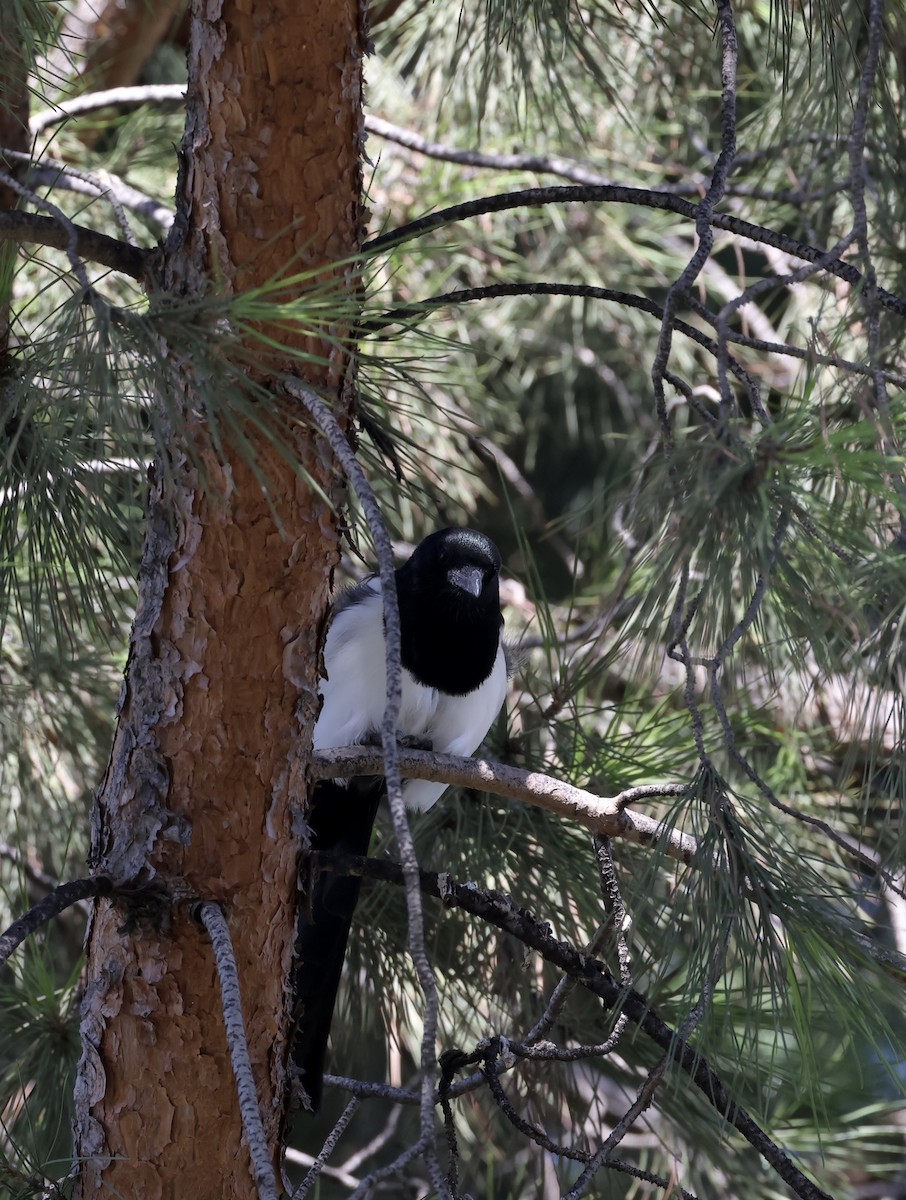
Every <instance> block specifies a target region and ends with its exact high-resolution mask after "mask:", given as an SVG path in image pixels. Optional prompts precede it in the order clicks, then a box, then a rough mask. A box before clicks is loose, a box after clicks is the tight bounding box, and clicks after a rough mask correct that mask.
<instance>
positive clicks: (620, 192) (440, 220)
mask: <svg viewBox="0 0 906 1200" xmlns="http://www.w3.org/2000/svg"><path fill="white" fill-rule="evenodd" d="M596 202H597V203H615V204H632V205H635V206H637V207H642V208H654V209H661V210H663V211H665V212H672V213H676V214H677V215H679V216H682V217H688V218H689V219H690V220H693V221H694V220H695V219H696V216H697V215H698V205H696V204H691V203H690V202H689V201H688V200H684V199H682V198H681V197H679V196H674V195H672V194H671V193H669V192H663V191H655V190H650V189H646V188H634V187H624V186H622V185H616V184H614V185H611V186H607V187H604V186H590V185H588V186H575V187H547V188H525V189H523V190H521V191H518V192H503V193H501V194H499V195H496V196H484V197H482V198H481V199H478V200H468V201H465V202H464V203H462V204H454V205H452V206H451V207H449V208H442V209H439V210H438V211H437V212H434V213H430V214H429V215H428V216H425V217H420V218H419V219H418V220H416V221H412V222H410V223H409V224H406V225H401V226H399V227H398V228H397V229H391V230H389V232H387V233H384V234H381V236H380V237H377V238H373V239H372V240H371V241H370V242H366V243H365V245H364V246H363V247H362V249H363V251H364V252H365V253H366V254H378V253H385V252H386V251H388V250H391V249H396V248H397V247H399V246H401V245H404V244H405V243H406V242H410V241H413V240H414V239H415V238H418V237H422V236H423V235H424V234H426V233H433V232H435V231H436V230H438V229H442V228H444V227H445V226H447V225H453V224H458V223H459V222H460V221H463V220H466V219H468V218H471V217H477V216H483V215H484V214H485V213H495V212H508V211H510V210H512V209H514V208H540V207H545V206H547V205H549V204H581V203H596ZM709 223H710V225H711V226H712V228H714V229H722V230H724V231H725V232H727V233H732V234H734V235H735V236H736V237H741V238H746V239H748V240H749V241H751V242H754V243H756V245H765V246H772V247H773V248H774V249H776V250H782V251H783V252H784V253H785V254H789V255H792V256H793V257H794V258H800V259H802V260H803V261H804V262H814V261H816V260H817V259H819V258H822V257H823V255H824V254H825V253H826V251H825V250H823V249H820V248H819V247H816V246H810V245H809V244H808V243H806V242H800V241H797V240H796V238H792V237H789V236H787V235H786V234H784V233H779V232H777V231H776V230H774V229H768V228H767V227H766V226H764V225H755V224H753V223H752V222H751V221H744V220H742V219H741V218H740V217H736V216H733V215H732V214H731V213H725V212H712V213H711V216H710V222H709ZM826 269H827V271H828V272H829V274H831V275H835V276H837V277H838V278H839V279H843V280H845V281H846V282H847V283H851V284H852V285H853V287H858V286H859V285H860V284H861V283H862V282H863V277H862V275H861V273H860V272H859V271H858V269H857V268H856V267H854V266H852V265H851V264H850V263H845V262H841V261H840V260H836V261H834V262H831V263H829V264H828V265H827V268H826ZM878 300H879V303H880V304H881V305H882V306H883V307H884V308H888V309H890V310H891V311H892V312H896V313H899V314H900V315H901V316H906V298H904V297H902V296H898V295H895V294H894V293H892V292H888V291H886V290H885V289H884V288H878Z"/></svg>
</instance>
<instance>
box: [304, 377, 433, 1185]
mask: <svg viewBox="0 0 906 1200" xmlns="http://www.w3.org/2000/svg"><path fill="white" fill-rule="evenodd" d="M283 384H284V387H285V388H286V390H287V391H288V392H289V394H290V395H292V396H294V397H295V398H296V399H297V400H299V401H300V402H301V403H302V404H303V405H304V407H305V408H306V410H307V411H308V413H309V414H310V416H311V417H312V419H313V420H314V421H315V423H316V424H317V426H318V427H319V429H320V430H321V432H322V433H323V435H324V437H325V438H326V439H327V442H328V444H329V446H330V448H331V450H332V451H333V452H334V454H335V455H336V458H337V461H338V463H339V464H340V466H341V467H342V469H343V472H344V474H345V475H346V477H347V479H348V480H349V482H350V484H351V485H352V488H353V490H354V491H355V493H356V495H357V497H358V499H359V503H360V504H361V506H362V511H363V512H364V514H365V518H366V520H367V521H368V525H369V528H370V530H371V533H372V536H373V538H374V545H375V550H376V551H377V555H378V565H379V575H380V580H381V596H382V600H383V606H384V643H385V654H386V658H385V666H386V672H387V686H386V697H387V702H386V707H385V709H384V715H383V719H382V722H381V748H382V757H383V762H382V767H381V771H382V772H383V774H384V777H385V779H386V782H387V797H388V800H389V802H390V812H391V816H392V818H393V829H394V833H395V835H396V840H397V843H398V845H399V850H400V860H401V862H402V864H403V872H404V876H405V879H406V907H407V912H408V917H409V951H410V953H411V955H412V961H413V963H414V965H415V970H416V974H417V975H418V980H419V984H420V986H421V989H422V992H423V994H424V997H425V1008H424V1013H423V1032H422V1045H421V1068H422V1082H421V1091H422V1104H421V1139H420V1140H421V1142H422V1143H423V1144H424V1150H425V1162H426V1165H427V1166H428V1169H429V1172H430V1173H431V1176H432V1182H433V1184H434V1186H435V1187H436V1188H437V1190H438V1194H439V1195H440V1196H441V1197H445V1196H447V1195H448V1191H447V1185H446V1181H445V1179H444V1175H443V1171H442V1169H441V1166H440V1162H439V1161H438V1159H437V1154H436V1151H435V1149H434V1137H433V1133H434V1124H435V1115H434V1091H435V1079H436V1076H437V1050H436V1042H437V1028H438V1021H439V1011H440V1002H439V998H438V994H437V982H436V980H435V978H434V971H433V968H432V966H431V963H430V960H429V958H428V951H427V947H426V944H425V924H424V914H423V912H422V901H421V893H420V891H419V882H418V879H419V867H418V857H417V855H416V853H415V844H414V842H413V840H412V833H411V830H410V829H409V819H408V817H407V815H406V805H405V801H404V800H403V790H402V780H401V776H400V766H399V745H398V743H397V728H398V715H399V707H400V695H401V686H402V684H401V681H402V666H401V663H400V646H401V637H400V618H399V605H398V602H397V596H396V575H395V572H394V566H393V544H392V542H391V540H390V535H389V533H388V532H387V527H386V525H385V524H384V518H383V515H382V513H381V510H380V506H379V504H378V502H377V500H376V499H375V496H374V493H373V492H372V490H371V485H370V484H369V483H368V480H367V478H366V476H365V473H364V471H363V470H362V467H361V465H360V463H359V461H358V459H357V458H356V456H355V454H354V452H353V449H352V447H351V446H350V444H349V442H348V440H347V438H346V434H345V433H344V432H343V430H342V428H341V426H340V424H339V422H338V421H337V419H336V417H335V416H334V414H333V413H332V412H331V411H330V409H329V408H328V407H327V405H326V404H325V403H324V401H323V400H321V398H320V397H319V396H317V395H315V393H314V392H312V391H311V390H310V389H309V388H307V387H305V386H304V385H303V384H301V383H300V381H299V380H297V379H294V378H293V377H292V376H285V377H284V380H283Z"/></svg>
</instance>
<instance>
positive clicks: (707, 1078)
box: [317, 755, 833, 1200]
mask: <svg viewBox="0 0 906 1200" xmlns="http://www.w3.org/2000/svg"><path fill="white" fill-rule="evenodd" d="M403 757H404V756H403V755H401V756H400V758H401V762H402V759H403ZM317 859H318V864H319V867H320V869H321V870H322V871H323V870H331V869H333V870H335V871H339V872H341V873H344V874H357V875H358V874H361V875H364V876H367V877H368V878H369V879H378V880H381V881H383V882H386V883H393V884H396V885H400V884H402V882H403V872H402V868H401V867H400V866H399V864H398V863H392V862H387V861H385V860H383V859H373V858H360V857H357V856H355V855H331V854H326V853H324V854H319V855H317ZM420 885H421V888H422V890H423V891H424V892H425V893H426V894H427V895H431V896H435V897H437V898H438V899H439V900H440V901H441V902H442V903H443V904H444V905H445V906H446V907H455V908H460V909H462V910H463V911H464V912H468V913H471V914H472V915H473V916H476V917H480V918H481V919H482V920H484V921H487V922H488V923H489V924H491V925H494V926H496V928H498V929H502V930H504V931H505V932H506V933H509V934H512V936H513V937H515V938H518V940H519V941H521V942H522V943H523V944H524V945H526V946H529V947H530V948H531V949H532V950H535V951H536V952H537V953H538V954H540V955H541V957H542V958H543V959H544V960H545V961H546V962H550V963H553V964H554V965H555V966H556V967H558V968H559V969H560V970H561V971H563V972H565V973H566V974H567V975H571V976H573V977H574V978H576V979H578V981H579V982H580V983H581V984H582V986H583V987H585V988H587V989H588V990H589V991H590V992H591V993H592V994H593V995H595V996H597V997H598V998H599V999H600V1000H602V1001H603V1002H604V1004H605V1005H606V1006H607V1007H608V1008H615V1007H617V1006H619V1008H620V1011H621V1012H623V1013H625V1014H626V1015H627V1016H628V1017H629V1020H630V1021H631V1022H632V1023H633V1024H634V1025H636V1026H637V1027H638V1028H639V1029H641V1030H642V1031H643V1032H644V1033H645V1034H646V1035H647V1036H648V1037H649V1038H650V1039H651V1040H652V1041H653V1042H654V1043H655V1045H657V1046H659V1047H660V1048H661V1049H662V1050H663V1051H665V1052H666V1053H667V1054H668V1055H669V1056H670V1058H671V1061H672V1062H674V1063H676V1064H677V1066H679V1067H680V1069H681V1070H682V1071H684V1072H685V1074H686V1075H688V1076H689V1078H690V1079H691V1080H692V1082H693V1083H694V1084H695V1086H696V1087H697V1088H698V1089H699V1090H700V1091H701V1092H702V1094H703V1095H704V1097H705V1099H706V1100H707V1101H708V1103H709V1104H710V1105H711V1106H712V1107H713V1108H714V1110H715V1111H716V1113H717V1114H718V1116H719V1117H720V1119H721V1120H725V1121H728V1122H729V1123H730V1124H731V1125H733V1126H734V1127H735V1128H736V1129H737V1130H738V1131H739V1132H740V1133H741V1134H742V1136H743V1137H744V1138H745V1139H746V1141H747V1142H749V1144H750V1145H751V1146H753V1147H754V1149H755V1150H756V1151H757V1152H758V1153H759V1154H760V1155H761V1156H762V1158H764V1159H765V1161H766V1162H768V1163H770V1165H771V1166H772V1167H773V1168H774V1170H775V1171H776V1172H777V1174H778V1175H779V1176H780V1178H781V1179H782V1180H783V1181H784V1182H785V1183H786V1184H787V1185H788V1186H789V1187H790V1188H792V1190H793V1191H794V1192H795V1194H796V1195H797V1196H799V1197H801V1200H833V1198H832V1197H831V1196H829V1195H828V1193H827V1192H825V1191H823V1190H822V1189H821V1188H819V1187H818V1186H817V1185H816V1184H814V1183H813V1182H812V1181H811V1180H810V1179H808V1178H806V1176H805V1175H803V1173H802V1172H801V1171H800V1170H799V1168H798V1167H797V1166H796V1165H795V1164H794V1163H793V1162H792V1160H791V1159H790V1158H789V1157H788V1156H787V1155H786V1154H785V1152H784V1151H783V1150H782V1149H781V1148H780V1147H779V1146H778V1145H777V1144H776V1142H774V1141H773V1140H772V1139H771V1138H770V1137H769V1136H768V1134H767V1133H766V1132H765V1131H764V1130H763V1129H762V1128H761V1127H760V1126H759V1125H758V1123H757V1122H756V1121H755V1120H754V1119H753V1118H752V1117H751V1116H750V1115H749V1113H748V1112H747V1111H746V1110H745V1109H744V1108H742V1107H741V1106H740V1105H739V1104H737V1103H736V1101H735V1100H734V1099H733V1097H732V1096H731V1094H730V1092H729V1091H728V1090H727V1088H726V1086H725V1085H724V1083H723V1081H722V1080H721V1078H720V1076H719V1075H718V1074H717V1072H716V1071H715V1070H714V1069H713V1067H711V1065H710V1064H709V1063H708V1061H707V1060H706V1059H705V1058H703V1057H702V1055H701V1054H700V1053H699V1052H698V1051H697V1050H696V1049H695V1047H694V1046H693V1045H692V1044H691V1043H689V1042H687V1041H686V1040H685V1039H684V1038H683V1037H682V1036H681V1035H680V1033H679V1031H678V1030H676V1029H674V1028H672V1027H671V1026H670V1025H668V1024H667V1023H666V1022H665V1021H663V1020H662V1019H661V1017H660V1016H659V1015H658V1014H657V1012H656V1011H655V1010H654V1009H653V1008H652V1007H651V1006H650V1004H649V1003H648V1001H647V1000H646V999H645V997H644V996H643V995H641V994H640V993H638V992H636V991H633V990H627V989H626V988H624V987H623V986H622V985H621V984H620V983H619V982H618V980H617V979H616V978H615V977H614V976H613V975H612V974H611V972H610V971H609V970H608V969H607V967H606V966H605V965H604V964H603V963H601V962H599V961H597V960H596V959H594V958H589V957H588V956H587V955H584V954H582V953H580V952H579V951H578V950H577V949H576V948H575V947H574V946H571V945H570V944H569V943H568V942H561V941H558V940H557V939H556V938H555V937H554V936H553V934H552V933H551V932H550V927H549V926H548V925H547V924H545V923H543V922H540V921H538V920H537V919H536V918H535V917H534V916H533V915H532V914H531V913H530V912H528V911H527V910H526V909H524V908H520V907H518V906H517V905H516V904H515V903H514V902H513V901H512V900H511V899H510V897H509V896H506V895H504V894H503V893H501V892H496V891H486V890H483V889H481V888H477V887H475V886H474V885H473V884H459V883H455V882H453V880H452V879H451V878H450V876H449V875H447V874H432V873H430V872H427V871H422V872H421V873H420ZM358 1094H365V1093H358ZM438 1099H439V1097H438Z"/></svg>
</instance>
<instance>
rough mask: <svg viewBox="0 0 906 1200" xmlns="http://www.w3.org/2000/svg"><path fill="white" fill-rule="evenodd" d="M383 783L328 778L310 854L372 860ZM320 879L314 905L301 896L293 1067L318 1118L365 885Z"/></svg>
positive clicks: (343, 878)
mask: <svg viewBox="0 0 906 1200" xmlns="http://www.w3.org/2000/svg"><path fill="white" fill-rule="evenodd" d="M383 784H384V781H383V779H355V780H352V781H351V782H350V784H349V786H348V787H344V786H342V785H340V784H338V783H334V782H332V781H330V780H322V781H321V782H320V783H319V784H318V785H317V787H316V788H315V792H314V796H313V798H312V805H311V810H310V812H309V815H308V824H309V826H310V828H311V832H312V849H314V850H329V851H333V852H334V853H337V854H367V853H368V843H369V841H370V840H371V831H372V829H373V827H374V820H375V817H376V816H377V810H378V804H379V803H380V799H381V796H382V795H383V793H384V786H383ZM315 878H316V881H315V884H314V888H313V890H312V894H311V897H310V899H309V900H308V902H306V899H305V898H303V901H302V905H301V908H300V910H299V920H298V926H297V935H296V968H295V973H294V977H293V996H294V1002H295V1013H296V1036H295V1040H294V1042H293V1062H294V1063H295V1065H296V1068H297V1070H298V1072H299V1078H300V1082H301V1084H302V1086H303V1087H304V1088H305V1090H306V1092H307V1093H308V1095H309V1097H310V1099H311V1104H312V1109H313V1110H314V1111H315V1112H317V1110H318V1108H319V1107H320V1104H321V1087H322V1080H323V1075H324V1058H325V1055H326V1053H327V1038H328V1035H329V1033H330V1024H331V1020H332V1019H333V1010H334V1004H335V1003H336V998H337V989H338V988H339V986H340V975H341V974H342V971H343V959H344V958H345V957H346V942H347V940H348V938H349V929H350V926H351V924H352V916H353V913H354V912H355V907H356V904H357V903H358V899H359V888H360V886H361V879H360V878H359V877H358V876H355V877H353V876H349V875H335V874H334V873H333V872H328V871H321V872H320V873H319V874H318V875H317V876H316V877H315Z"/></svg>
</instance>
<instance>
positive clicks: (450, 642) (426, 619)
mask: <svg viewBox="0 0 906 1200" xmlns="http://www.w3.org/2000/svg"><path fill="white" fill-rule="evenodd" d="M499 571H500V552H499V551H498V549H497V547H496V546H495V545H494V543H493V542H492V541H491V539H490V538H488V537H486V536H485V535H484V534H483V533H478V532H477V531H476V530H474V529H458V528H453V529H441V530H438V531H437V532H436V533H432V534H430V535H429V536H428V537H426V538H425V539H424V541H422V542H420V543H419V545H418V546H417V547H416V548H415V551H414V552H413V554H412V556H411V557H410V558H409V559H408V561H407V562H405V563H404V564H403V566H401V567H399V568H398V569H397V571H396V589H397V598H398V602H399V614H400V634H401V651H400V658H401V662H402V689H401V703H400V711H399V718H398V727H399V736H400V737H402V738H406V739H413V740H416V741H418V742H419V744H422V745H424V744H429V745H430V746H431V748H432V749H434V750H436V751H439V752H442V753H446V754H459V755H464V756H468V755H470V754H472V753H473V751H474V750H475V749H476V748H477V747H478V745H479V744H480V742H481V740H482V738H483V737H484V736H485V734H486V733H487V731H488V729H489V728H490V726H491V722H492V721H493V720H494V718H495V717H496V716H497V713H498V712H499V711H500V709H501V707H502V705H503V702H504V699H505V697H506V676H507V671H506V661H505V658H504V650H503V642H502V631H503V617H502V616H501V613H500V595H499V578H498V575H499ZM324 675H325V677H324V679H323V680H322V681H321V688H320V692H321V697H322V701H323V703H322V706H321V713H320V716H319V717H318V721H317V724H316V725H315V730H314V748H315V750H322V749H327V748H328V747H331V746H353V745H359V744H361V743H363V742H374V741H376V740H379V738H380V729H381V723H382V720H383V715H384V708H385V706H386V669H385V645H384V612H383V601H382V597H381V583H380V579H378V578H377V577H375V576H371V577H370V578H368V579H366V580H364V582H362V583H360V584H358V586H356V587H354V588H352V589H351V590H350V591H347V592H346V593H345V594H344V595H342V596H341V597H340V598H339V600H338V601H337V603H336V606H335V609H334V615H333V620H332V622H331V625H330V627H329V629H328V631H327V640H326V642H325V645H324ZM445 787H446V784H443V783H429V782H426V781H424V780H419V779H409V780H406V781H404V783H403V797H404V799H405V801H406V804H407V805H408V806H409V807H410V808H412V809H415V810H417V811H422V812H423V811H425V810H426V809H428V808H430V807H431V806H432V805H433V804H434V803H436V801H437V800H438V799H439V798H440V796H441V795H442V794H443V792H444V790H445ZM385 792H386V785H385V781H384V780H383V779H382V778H379V779H373V778H372V779H364V778H359V779H351V780H321V781H319V783H318V784H317V785H316V787H315V789H314V793H313V796H312V801H311V806H310V810H309V813H308V825H309V829H310V831H311V846H312V849H314V850H328V851H333V852H334V853H341V854H367V852H368V843H369V841H370V840H371V831H372V828H373V826H374V821H375V817H376V815H377V810H378V805H379V803H380V800H381V797H382V796H383V795H384V794H385ZM359 886H360V880H359V879H357V878H352V877H349V876H341V875H335V874H333V873H328V872H323V873H321V874H320V875H319V876H317V878H316V880H315V882H314V884H313V886H312V890H311V895H310V896H309V897H308V900H307V903H305V902H303V904H302V906H301V909H300V914H299V922H298V933H297V939H296V948H295V949H296V960H295V961H296V964H297V965H296V968H295V972H294V980H293V991H294V1004H295V1013H296V1036H295V1041H294V1044H293V1061H294V1063H295V1066H296V1068H297V1072H298V1078H299V1082H300V1083H301V1085H302V1087H303V1088H304V1090H305V1092H306V1093H307V1095H308V1100H309V1103H310V1107H311V1109H312V1111H314V1112H317V1110H318V1108H319V1106H320V1103H321V1086H322V1078H323V1074H324V1059H325V1054H326V1050H327V1038H328V1034H329V1032H330V1024H331V1019H332V1017H333V1009H334V1003H335V1001H336V995H337V989H338V987H339V983H340V975H341V972H342V969H343V959H344V958H345V955H346V943H347V940H348V937H349V929H350V925H351V923H352V916H353V912H354V911H355V906H356V903H357V901H358V897H359Z"/></svg>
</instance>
